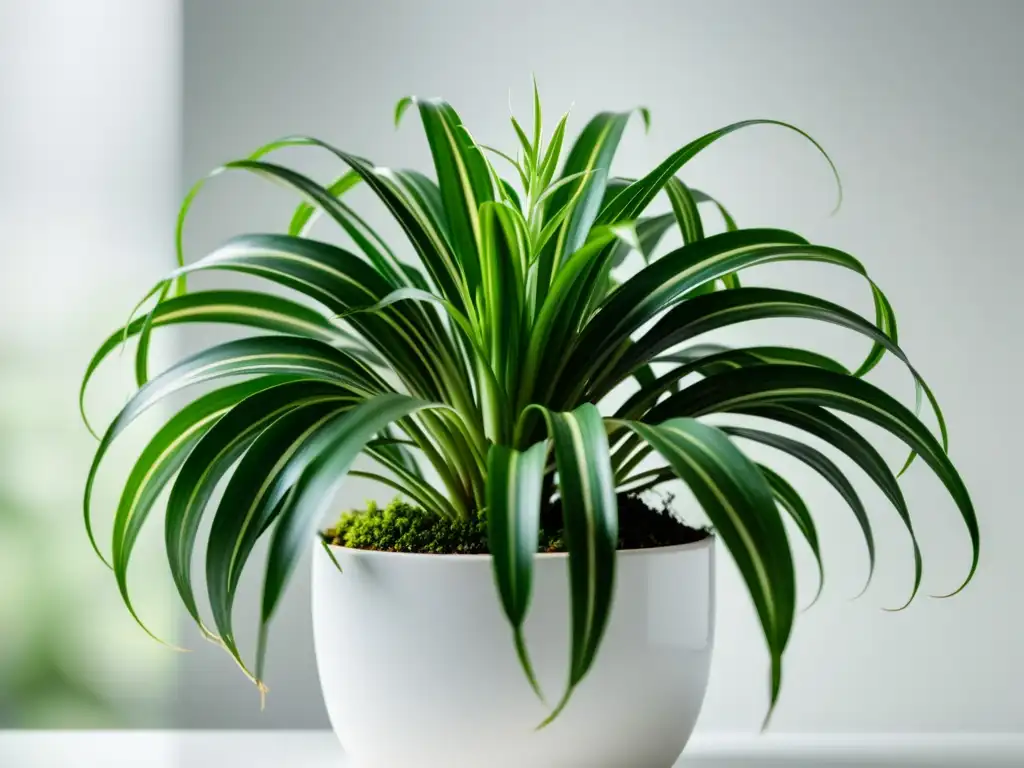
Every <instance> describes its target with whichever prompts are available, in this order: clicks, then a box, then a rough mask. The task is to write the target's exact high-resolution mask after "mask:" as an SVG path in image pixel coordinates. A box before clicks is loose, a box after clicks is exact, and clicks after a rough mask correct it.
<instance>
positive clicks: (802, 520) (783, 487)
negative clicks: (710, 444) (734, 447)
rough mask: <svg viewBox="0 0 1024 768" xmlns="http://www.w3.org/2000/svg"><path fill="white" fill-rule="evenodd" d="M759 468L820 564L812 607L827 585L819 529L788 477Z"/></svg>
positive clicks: (776, 498)
mask: <svg viewBox="0 0 1024 768" xmlns="http://www.w3.org/2000/svg"><path fill="white" fill-rule="evenodd" d="M723 431H724V432H725V433H726V434H732V433H731V432H730V430H728V429H725V430H723ZM757 468H758V469H759V470H761V474H762V475H764V479H765V480H767V481H768V485H769V487H770V488H771V489H772V495H774V496H775V501H777V502H778V504H779V506H781V507H782V508H783V509H784V510H786V512H787V513H789V516H790V517H791V518H792V519H793V522H794V523H796V527H797V529H798V530H799V531H800V533H801V534H802V535H803V537H804V540H805V541H806V542H807V546H808V547H810V548H811V553H812V554H813V555H814V561H815V563H816V564H817V566H818V589H817V591H816V592H815V593H814V598H813V599H812V600H811V602H810V604H809V605H808V606H807V608H810V607H811V606H813V605H814V604H815V603H816V602H818V598H819V597H821V590H822V589H823V588H824V586H825V566H824V565H823V564H822V562H821V544H820V543H819V541H818V529H817V527H816V526H815V525H814V518H813V517H811V511H810V510H809V509H808V508H807V504H805V503H804V500H803V499H802V498H800V494H799V493H797V491H796V489H795V488H794V487H793V486H792V485H790V484H789V481H788V480H786V478H784V477H782V476H781V475H780V474H778V473H777V472H775V471H774V470H773V469H772V468H771V467H766V466H764V465H762V464H758V465H757ZM805 610H806V609H805Z"/></svg>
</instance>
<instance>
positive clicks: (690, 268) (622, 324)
mask: <svg viewBox="0 0 1024 768" xmlns="http://www.w3.org/2000/svg"><path fill="white" fill-rule="evenodd" d="M791 260H798V261H815V262H824V263H829V264H834V265H836V266H841V267H845V268H847V269H851V270H853V271H855V272H858V273H860V274H861V275H865V277H866V272H865V270H864V268H863V266H861V264H860V262H858V261H857V260H856V259H854V258H853V257H852V256H850V255H849V254H846V253H843V252H842V251H837V250H835V249H832V248H824V247H821V246H814V245H810V244H808V243H807V241H805V240H804V239H803V238H801V237H799V236H798V235H795V234H793V233H790V232H783V231H781V230H767V229H766V230H757V229H751V230H740V231H737V232H726V233H723V234H719V235H713V236H712V237H709V238H707V239H705V240H701V241H699V242H697V243H693V244H691V245H684V246H683V247H682V248H680V249H678V250H676V251H673V252H672V253H670V254H667V255H665V256H663V257H662V258H660V259H658V260H656V261H654V262H653V263H652V264H650V265H649V266H648V267H646V268H644V269H643V270H641V271H640V272H639V273H637V274H636V275H634V276H633V277H631V278H630V279H629V280H627V281H626V282H624V283H623V284H622V285H621V286H620V287H619V288H618V290H616V291H615V292H614V293H613V294H612V295H611V296H609V297H608V299H607V300H606V301H605V302H604V304H603V305H602V307H601V309H600V311H599V312H598V313H597V314H596V316H594V317H593V318H592V319H591V321H590V322H589V323H588V324H587V326H586V327H585V328H584V329H583V331H582V332H581V333H580V335H579V338H578V340H577V343H576V350H577V351H576V352H575V353H574V357H576V358H580V357H583V356H584V355H585V356H587V357H588V358H589V362H588V363H587V364H586V366H585V368H583V370H587V371H594V370H596V369H598V368H600V367H601V365H602V364H603V363H605V362H606V361H607V359H608V358H609V357H611V355H612V354H613V352H614V351H615V350H617V349H618V348H619V345H621V344H622V343H623V342H624V341H626V340H628V338H629V335H630V334H631V333H633V332H635V331H636V330H638V329H639V328H640V327H641V326H642V325H644V324H645V323H647V322H649V321H650V320H652V319H654V318H655V317H656V316H657V315H658V314H659V313H660V312H662V311H664V310H665V309H668V308H670V307H672V306H673V305H675V304H677V303H679V302H680V300H681V299H682V298H683V297H684V296H685V295H686V294H687V292H689V291H691V290H692V289H694V288H696V287H698V286H700V285H702V284H704V283H709V282H711V281H713V280H715V279H717V278H720V277H723V276H724V275H727V274H730V273H732V272H735V271H738V270H740V269H745V268H747V267H751V266H755V265H759V264H767V263H773V262H778V261H791ZM872 285H873V284H872ZM876 295H877V294H876ZM598 339H600V340H601V347H602V348H603V349H604V350H605V351H604V352H602V354H600V355H593V354H592V350H593V349H594V348H595V346H596V345H597V340H598ZM584 350H586V352H585V353H584ZM578 364H579V365H580V366H581V367H582V366H583V365H584V361H583V360H578Z"/></svg>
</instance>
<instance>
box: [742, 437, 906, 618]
mask: <svg viewBox="0 0 1024 768" xmlns="http://www.w3.org/2000/svg"><path fill="white" fill-rule="evenodd" d="M722 430H723V431H724V432H725V433H726V434H728V435H732V436H734V437H742V438H744V439H746V440H752V441H754V442H758V443H761V444H763V445H767V446H770V447H772V448H775V449H777V450H780V451H782V452H784V453H788V454H789V455H790V456H793V457H794V458H796V459H799V460H800V461H802V462H803V463H804V464H806V465H807V466H808V467H810V468H811V469H813V470H814V471H815V472H817V473H818V474H819V475H821V476H822V477H823V478H825V480H827V481H828V482H829V484H831V486H832V487H833V488H835V489H836V490H837V491H838V492H839V495H840V496H842V497H843V499H844V500H845V501H846V503H847V504H849V506H850V509H851V510H852V511H853V514H854V517H856V518H857V523H858V525H860V529H861V532H862V533H863V534H864V541H865V543H866V544H867V548H868V578H867V580H866V581H865V583H864V588H863V589H862V590H861V591H860V594H861V595H862V594H864V593H865V592H866V591H867V589H868V587H869V586H870V585H871V577H872V576H874V573H875V537H874V534H873V533H872V530H871V520H870V519H868V513H867V510H866V509H864V505H863V504H862V503H861V501H860V497H859V496H858V495H857V491H856V490H854V488H853V485H852V484H851V483H850V481H849V480H847V479H846V476H845V475H844V474H843V472H842V470H841V469H839V467H837V466H836V465H835V463H834V462H833V461H832V460H831V459H830V458H828V457H827V456H826V455H825V454H823V453H822V452H821V451H818V450H815V449H814V448H811V447H810V446H809V445H804V444H803V443H801V442H800V441H798V440H793V439H791V438H788V437H783V436H782V435H776V434H774V433H772V432H765V431H763V430H759V429H749V428H746V427H723V428H722ZM765 469H767V468H764V467H762V470H765ZM765 477H767V478H768V482H769V483H771V485H772V488H773V490H776V492H777V495H784V496H786V497H789V496H791V495H792V494H791V493H790V492H789V491H787V490H786V489H785V488H784V487H783V486H782V483H780V482H777V481H775V480H773V479H772V477H771V476H770V475H769V474H766V475H765ZM784 503H786V504H787V509H789V505H792V506H796V501H795V500H789V501H786V502H784ZM789 511H790V513H791V514H794V515H795V514H796V513H795V512H794V510H793V509H790V510H789ZM801 516H803V515H802V513H801ZM908 519H909V518H908ZM797 525H798V526H800V529H801V531H803V532H804V535H805V537H808V543H809V544H810V543H811V538H810V537H809V536H808V532H810V531H811V526H810V525H806V524H805V523H801V522H800V521H799V520H797ZM811 525H813V521H812V522H811ZM910 535H911V538H912V539H913V540H914V551H915V562H916V563H917V568H916V571H917V572H916V574H915V580H918V581H919V580H920V563H921V557H920V550H919V548H918V546H917V541H916V536H915V535H914V532H913V529H912V528H911V531H910ZM813 538H814V540H815V542H814V543H813V544H811V547H812V549H813V548H815V547H816V546H817V535H816V534H814V536H813ZM815 557H816V558H817V559H818V569H819V571H820V570H821V556H820V555H819V554H818V553H817V551H815ZM915 591H916V588H915ZM818 594H819V595H820V594H821V588H820V587H819V589H818ZM859 596H860V595H858V597H859ZM814 599H815V601H817V599H818V598H817V596H815V598H814Z"/></svg>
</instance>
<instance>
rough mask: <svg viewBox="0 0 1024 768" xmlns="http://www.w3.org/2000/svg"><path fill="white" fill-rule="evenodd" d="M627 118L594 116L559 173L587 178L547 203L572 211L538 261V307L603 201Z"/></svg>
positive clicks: (622, 115)
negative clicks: (568, 208) (561, 264)
mask: <svg viewBox="0 0 1024 768" xmlns="http://www.w3.org/2000/svg"><path fill="white" fill-rule="evenodd" d="M631 114H632V113H631V112H602V113H600V114H598V115H596V116H595V117H594V118H593V119H591V121H590V122H589V123H587V125H586V127H584V129H583V131H582V133H580V135H579V137H578V138H577V139H576V143H575V144H573V147H572V149H571V150H570V151H569V156H568V157H567V158H566V161H565V167H564V168H563V169H562V178H565V177H566V176H571V175H573V174H578V173H586V174H587V175H586V176H583V177H580V178H579V181H578V182H576V183H574V184H571V185H567V186H565V187H562V188H561V189H559V190H558V191H557V192H556V193H555V194H553V195H552V196H551V197H550V198H549V200H548V205H547V210H548V211H560V210H562V209H563V208H564V207H566V206H568V205H570V204H571V205H572V206H573V207H572V212H571V215H570V216H568V217H567V218H566V219H565V221H564V223H563V224H562V225H561V228H560V229H559V234H558V237H557V238H555V239H553V240H551V241H550V242H549V243H548V245H547V246H546V247H545V248H544V250H543V251H542V252H541V255H540V257H539V259H538V262H537V263H538V271H537V292H538V293H537V302H538V304H540V303H543V300H544V297H545V296H546V294H547V289H548V286H549V285H550V284H551V281H552V279H553V278H554V275H555V272H557V270H558V266H559V264H560V263H561V262H563V261H564V260H565V259H566V258H567V257H569V256H570V255H571V254H573V253H575V252H576V251H578V250H579V249H580V248H581V247H582V246H583V244H584V243H585V242H586V240H587V235H588V233H589V232H590V230H591V228H592V227H593V225H594V223H595V221H596V219H597V214H598V209H599V207H600V205H601V200H602V198H603V197H604V189H605V182H606V180H607V177H608V169H609V168H610V166H611V162H612V157H613V156H614V155H615V150H616V149H617V148H618V146H619V140H620V139H621V138H622V132H623V130H624V129H625V127H626V123H627V122H628V121H629V118H630V115H631ZM572 201H575V202H572Z"/></svg>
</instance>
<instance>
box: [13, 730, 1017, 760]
mask: <svg viewBox="0 0 1024 768" xmlns="http://www.w3.org/2000/svg"><path fill="white" fill-rule="evenodd" d="M0 766H2V768H65V767H66V766H74V768H141V767H142V766H145V768H207V767H209V768H225V766H244V768H346V760H345V757H344V753H343V752H342V750H341V748H340V747H339V746H338V743H337V741H336V740H335V738H334V735H333V734H332V733H330V732H329V731H230V732H225V731H106V732H104V731H99V732H88V731H78V732H74V731H0ZM748 766H750V767H751V768H783V766H795V767H797V768H800V767H803V768H811V766H814V767H815V768H821V767H822V766H845V767H846V768H854V767H855V766H871V767H872V768H904V767H906V766H915V767H917V768H930V767H931V766H935V767H943V766H950V768H952V766H957V768H965V767H968V766H969V767H970V768H989V766H992V767H995V766H999V768H1010V767H1011V766H1013V767H1014V768H1020V766H1024V736H1020V735H1006V734H970V735H956V734H948V735H942V734H935V735H932V734H924V735H916V736H912V735H858V734H849V735H829V736H785V735H783V736H778V735H768V736H762V737H752V736H746V735H737V736H730V735H715V736H695V737H694V739H693V740H692V742H691V744H690V746H689V747H688V748H687V751H686V754H685V756H684V757H683V759H682V760H681V761H680V762H679V763H678V766H677V768H747V767H748ZM395 768H402V767H401V766H396V767H395ZM410 768H414V767H413V766H410ZM481 768H486V767H485V766H482V767H481ZM623 768H627V767H625V766H624V767H623Z"/></svg>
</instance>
